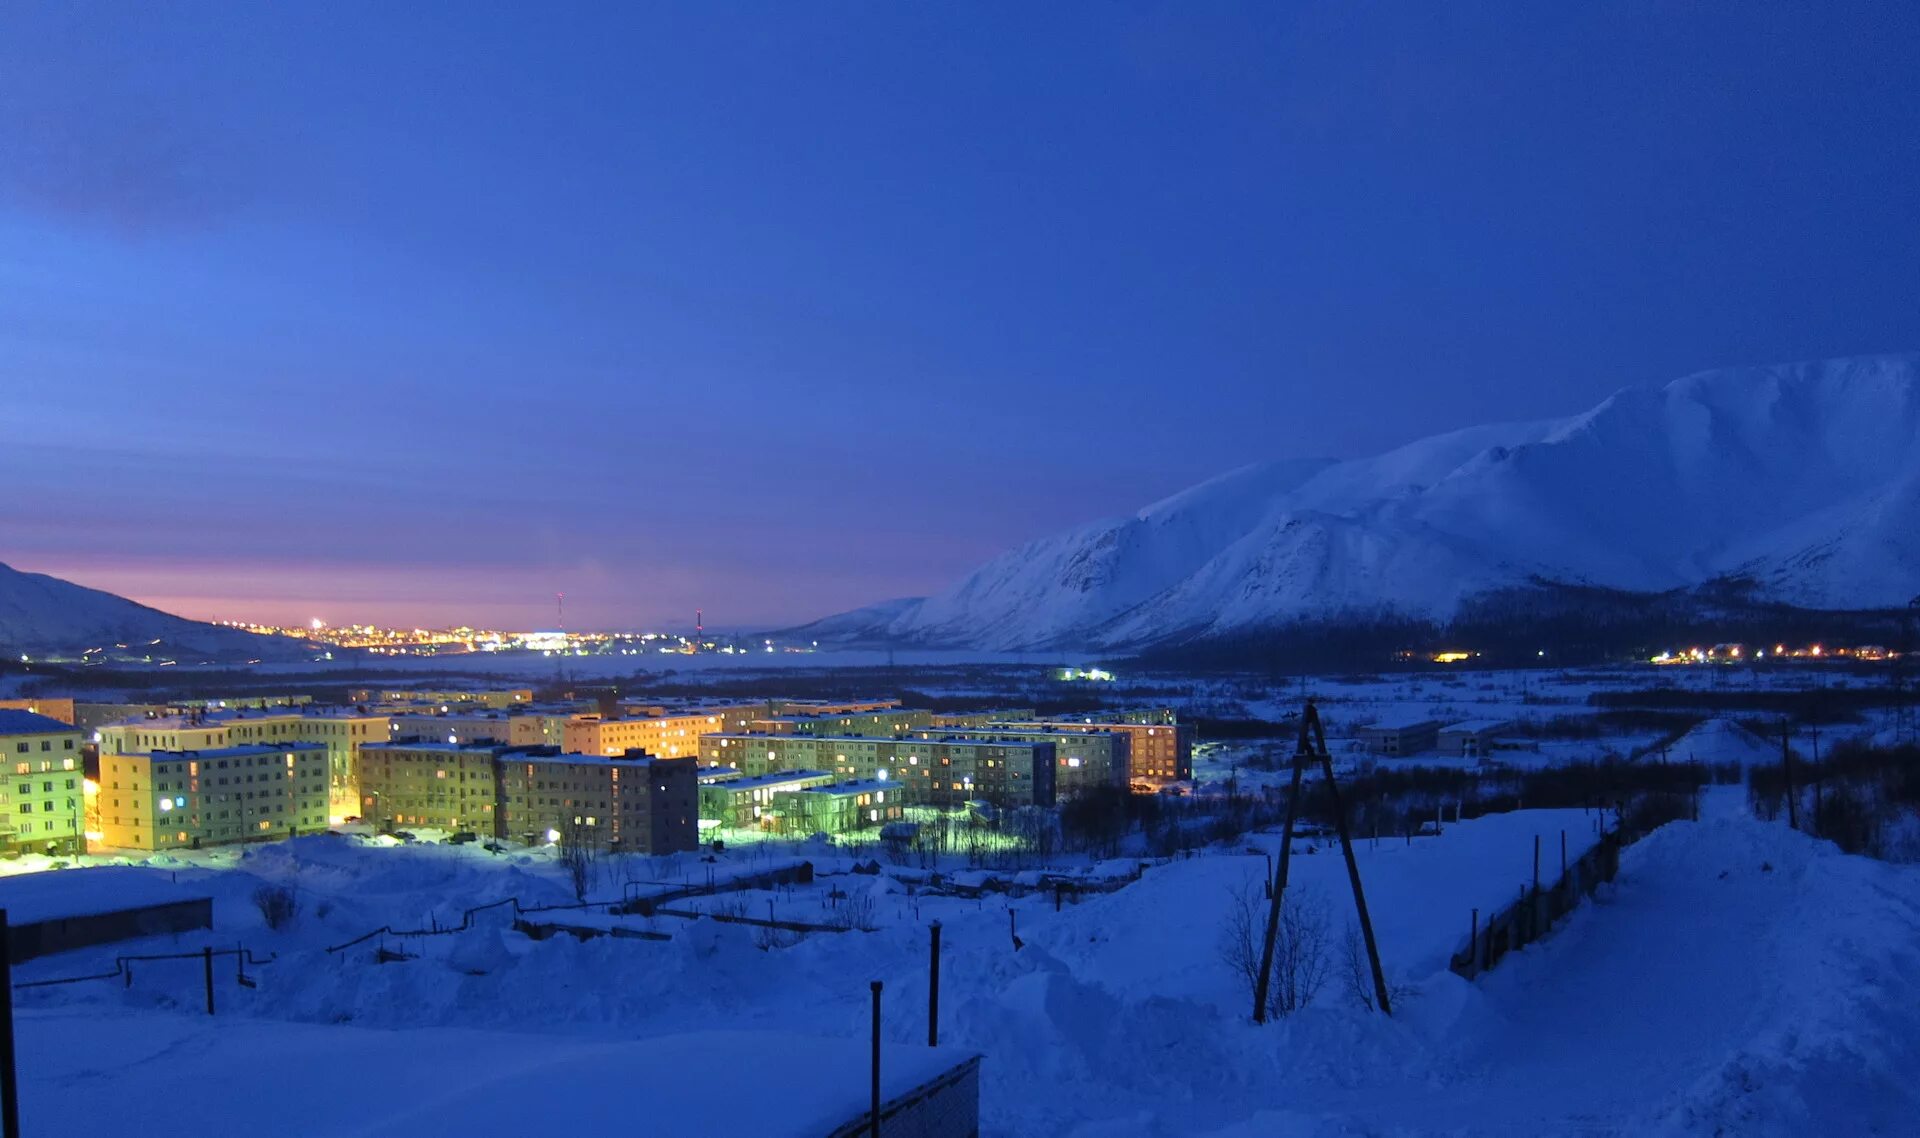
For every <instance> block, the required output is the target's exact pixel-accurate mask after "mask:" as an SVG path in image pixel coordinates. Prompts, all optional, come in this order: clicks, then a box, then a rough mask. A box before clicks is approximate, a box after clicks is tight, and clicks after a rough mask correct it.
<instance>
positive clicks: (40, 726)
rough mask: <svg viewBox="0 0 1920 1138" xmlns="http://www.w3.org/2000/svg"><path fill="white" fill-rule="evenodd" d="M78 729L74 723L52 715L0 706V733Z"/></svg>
mask: <svg viewBox="0 0 1920 1138" xmlns="http://www.w3.org/2000/svg"><path fill="white" fill-rule="evenodd" d="M78 730H79V728H77V727H75V726H74V725H73V724H71V723H62V722H61V721H60V720H58V719H55V718H53V717H52V716H51V715H41V714H39V713H37V712H32V711H15V710H14V709H12V708H0V735H51V734H54V733H55V732H61V733H72V732H76V731H78Z"/></svg>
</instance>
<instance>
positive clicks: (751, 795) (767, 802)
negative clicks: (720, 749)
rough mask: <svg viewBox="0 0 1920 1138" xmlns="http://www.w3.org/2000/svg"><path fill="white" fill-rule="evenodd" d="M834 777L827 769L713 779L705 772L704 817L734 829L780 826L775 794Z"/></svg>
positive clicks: (701, 806)
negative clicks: (709, 778) (710, 779)
mask: <svg viewBox="0 0 1920 1138" xmlns="http://www.w3.org/2000/svg"><path fill="white" fill-rule="evenodd" d="M832 781H833V776H832V775H830V774H828V773H827V772H826V771H807V770H790V771H770V772H768V773H766V774H755V775H738V776H736V777H734V778H729V779H722V780H717V781H709V780H708V778H707V776H706V775H704V774H702V775H701V785H700V817H701V818H702V819H703V820H708V821H714V822H718V823H719V824H720V825H722V826H726V827H729V828H731V829H749V828H753V827H759V828H761V829H767V830H778V829H780V826H779V824H778V819H779V816H780V815H779V811H778V810H776V809H775V808H774V796H775V795H777V794H779V793H781V792H782V791H795V790H804V789H806V788H807V787H810V786H825V785H827V784H829V783H831V782H832Z"/></svg>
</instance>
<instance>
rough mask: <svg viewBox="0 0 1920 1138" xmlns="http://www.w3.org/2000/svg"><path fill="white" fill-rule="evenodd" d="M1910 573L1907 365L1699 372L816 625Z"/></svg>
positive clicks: (1358, 611) (1195, 501) (1130, 629)
mask: <svg viewBox="0 0 1920 1138" xmlns="http://www.w3.org/2000/svg"><path fill="white" fill-rule="evenodd" d="M1917 572H1920V358H1916V357H1879V358H1864V359H1851V360H1833V361H1827V362H1824V363H1813V364H1801V365H1791V366H1782V367H1774V368H1752V369H1734V370H1728V371H1717V372H1707V373H1702V374H1700V375H1695V376H1690V377H1688V378H1685V379H1681V380H1677V381H1675V382H1673V383H1671V384H1668V385H1666V386H1665V387H1663V388H1635V389H1630V390H1627V391H1622V392H1620V393H1619V394H1617V395H1614V396H1613V397H1611V398H1609V399H1608V400H1606V401H1605V402H1604V403H1602V404H1600V405H1599V406H1598V407H1596V408H1594V409H1593V410H1591V411H1588V412H1586V413H1585V414H1582V415H1577V416H1574V417H1572V418H1568V419H1561V420H1553V421H1547V422H1538V423H1519V424H1508V425H1496V426H1486V427H1476V428H1472V429H1469V430H1464V431H1455V432H1452V433H1450V434H1445V435H1439V436H1435V437H1433V438H1429V439H1423V440H1421V441H1419V442H1415V443H1411V444H1409V445H1407V446H1404V447H1401V448H1399V449H1398V450H1394V451H1390V452H1388V453H1386V454H1383V455H1379V456H1376V457H1373V458H1368V459H1360V460H1353V461H1347V462H1336V463H1328V462H1299V461H1293V462H1280V463H1270V464H1265V465H1261V466H1254V467H1249V468H1247V469H1245V470H1241V471H1236V472H1234V473H1232V474H1229V475H1226V476H1224V477H1222V478H1218V479H1215V480H1214V481H1212V482H1208V483H1205V484H1203V485H1201V486H1198V487H1195V488H1194V489H1192V490H1189V491H1186V492H1185V493H1183V494H1180V495H1177V496H1175V497H1173V498H1170V499H1168V500H1166V501H1165V502H1162V503H1159V504H1157V505H1154V506H1149V507H1147V508H1145V509H1143V510H1141V511H1140V512H1139V513H1138V514H1135V515H1134V516H1132V517H1129V518H1122V519H1117V520H1113V521H1107V522H1100V523H1096V524H1093V525H1089V526H1083V527H1081V528H1079V529H1076V530H1073V531H1070V532H1068V533H1065V534H1061V535H1057V536H1054V537H1049V538H1044V539H1041V540H1038V541H1035V542H1031V543H1029V544H1027V545H1025V546H1022V547H1021V548H1019V549H1015V550H1013V551H1011V552H1009V553H1007V554H1004V555H1002V556H1001V557H999V558H996V559H995V560H993V561H992V562H989V563H988V564H987V565H985V566H983V567H982V568H981V569H979V570H978V571H976V572H975V573H973V574H972V575H970V576H969V577H967V578H966V579H965V580H962V581H960V582H959V583H958V584H956V585H954V586H953V587H951V588H949V589H947V590H946V591H945V592H942V593H939V594H937V595H935V596H932V597H927V598H923V599H920V600H916V601H890V602H888V603H887V604H885V605H881V606H875V608H874V609H872V610H870V611H868V610H863V611H862V612H856V613H848V614H842V615H841V616H838V617H833V618H829V620H827V621H823V622H821V625H820V626H819V628H818V629H816V630H815V631H816V632H817V633H818V634H820V635H824V636H839V637H847V636H865V637H876V638H881V637H884V638H891V639H897V640H907V641H915V642H922V643H935V644H949V645H954V646H966V647H972V648H979V649H993V650H1007V649H1023V648H1034V647H1040V646H1051V645H1060V644H1067V645H1072V644H1092V645H1109V646H1110V645H1129V644H1137V643H1146V642H1152V641H1156V640H1161V639H1166V638H1168V637H1172V636H1176V635H1191V634H1202V635H1205V634H1224V633H1231V632H1235V631H1241V630H1246V629H1252V628H1260V627H1265V626H1272V625H1276V624H1283V623H1285V622H1287V621H1289V620H1295V619H1300V618H1317V617H1327V616H1338V615H1343V614H1350V615H1368V616H1370V615H1379V614H1382V613H1386V612H1389V611H1391V612H1395V613H1399V614H1403V615H1410V616H1417V617H1439V618H1445V617H1447V616H1449V615H1451V614H1452V613H1453V612H1455V610H1456V609H1457V608H1458V607H1459V606H1460V605H1461V603H1462V602H1464V601H1466V600H1469V599H1470V598H1473V597H1475V596H1478V595H1481V594H1485V593H1487V592H1490V591H1493V590H1498V589H1503V588H1529V587H1534V586H1536V585H1538V584H1540V583H1542V582H1550V583H1557V584H1564V585H1597V586H1604V587H1608V588H1614V589H1622V590H1627V591H1631V592H1643V593H1654V592H1662V591H1666V590H1672V589H1684V588H1690V587H1694V586H1699V585H1704V584H1707V583H1710V582H1714V581H1717V580H1721V579H1727V578H1738V579H1743V580H1751V581H1753V582H1755V583H1756V584H1757V585H1758V587H1759V590H1760V595H1762V596H1764V597H1766V598H1768V599H1772V600H1778V601H1784V602H1787V603H1790V604H1795V605H1801V606H1806V607H1812V608H1863V607H1873V606H1888V607H1892V606H1900V605H1904V604H1905V603H1906V601H1907V599H1908V598H1910V597H1911V596H1912V595H1913V591H1914V584H1915V578H1916V573H1917Z"/></svg>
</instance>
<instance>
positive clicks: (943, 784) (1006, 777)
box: [700, 732, 1056, 807]
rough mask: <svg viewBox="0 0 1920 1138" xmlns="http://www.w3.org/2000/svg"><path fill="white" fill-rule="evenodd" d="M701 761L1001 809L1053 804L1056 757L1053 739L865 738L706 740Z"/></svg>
mask: <svg viewBox="0 0 1920 1138" xmlns="http://www.w3.org/2000/svg"><path fill="white" fill-rule="evenodd" d="M700 761H701V762H702V763H705V764H712V765H720V766H731V767H735V768H737V769H739V770H741V771H744V772H746V773H747V774H749V775H754V774H766V773H769V772H773V771H783V770H824V771H827V772H828V773H830V774H832V775H833V776H834V777H835V778H836V779H841V780H850V779H858V780H868V779H878V780H882V781H888V780H890V781H893V782H898V783H900V784H901V788H902V789H901V793H902V795H903V796H904V797H905V804H906V805H913V806H941V807H959V806H964V805H965V804H967V803H968V802H972V801H975V800H984V801H987V802H991V803H993V804H994V805H995V806H1000V807H1018V806H1052V805H1053V804H1054V787H1055V777H1054V776H1055V761H1056V752H1055V747H1054V741H1053V740H1052V739H1040V738H1031V739H1021V740H1009V739H967V738H957V737H949V736H942V737H940V738H926V739H921V738H914V737H911V736H909V737H904V738H876V737H873V736H866V735H850V736H831V735H829V736H815V735H771V734H760V733H757V732H749V733H743V734H724V735H707V736H703V737H702V738H701V740H700Z"/></svg>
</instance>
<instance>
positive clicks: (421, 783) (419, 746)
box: [359, 742, 508, 837]
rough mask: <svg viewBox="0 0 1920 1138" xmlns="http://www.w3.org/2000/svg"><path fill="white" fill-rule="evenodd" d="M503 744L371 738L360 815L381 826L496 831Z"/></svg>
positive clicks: (363, 753)
mask: <svg viewBox="0 0 1920 1138" xmlns="http://www.w3.org/2000/svg"><path fill="white" fill-rule="evenodd" d="M507 749H508V748H506V747H504V746H502V745H500V744H497V743H429V742H411V743H371V744H368V745H367V746H365V747H362V748H361V749H360V811H359V813H360V816H361V817H362V818H364V819H365V820H366V821H368V822H369V823H371V824H373V825H374V826H376V827H379V828H381V829H398V828H402V827H406V826H431V827H434V828H436V829H441V830H451V831H453V832H456V833H471V834H486V835H488V836H489V837H491V836H493V834H494V829H495V826H494V822H495V818H496V817H497V813H498V803H499V784H498V777H497V772H496V770H495V766H496V762H495V760H496V759H497V758H498V757H499V755H501V754H502V753H503V752H505V751H507Z"/></svg>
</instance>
